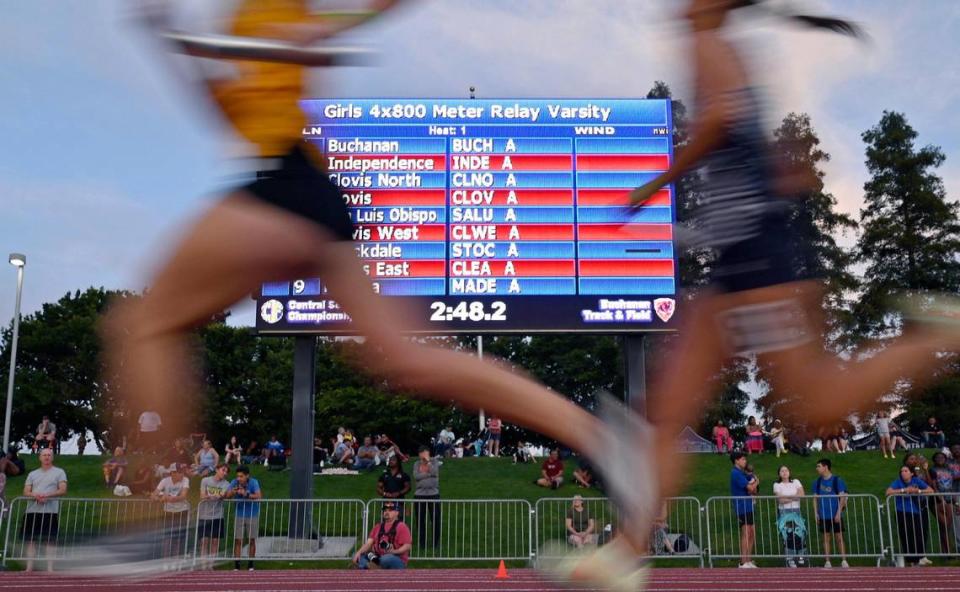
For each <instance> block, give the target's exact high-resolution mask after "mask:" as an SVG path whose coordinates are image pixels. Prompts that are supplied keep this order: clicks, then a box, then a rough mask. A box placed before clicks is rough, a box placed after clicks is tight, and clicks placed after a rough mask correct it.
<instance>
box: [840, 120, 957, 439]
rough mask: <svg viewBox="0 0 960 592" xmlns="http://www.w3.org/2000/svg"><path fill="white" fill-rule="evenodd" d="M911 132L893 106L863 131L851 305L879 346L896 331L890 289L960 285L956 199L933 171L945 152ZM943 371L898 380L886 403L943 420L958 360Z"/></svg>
mask: <svg viewBox="0 0 960 592" xmlns="http://www.w3.org/2000/svg"><path fill="white" fill-rule="evenodd" d="M917 136H918V134H917V132H916V131H915V130H914V129H913V128H912V127H911V126H910V124H909V123H908V122H907V118H906V117H905V116H904V115H903V114H902V113H897V112H892V111H885V112H884V113H883V117H882V118H881V119H880V122H879V123H878V124H877V125H876V126H874V127H872V128H871V129H869V130H867V131H866V132H864V134H863V140H864V142H865V143H866V145H867V148H866V156H867V159H866V163H867V170H868V171H869V172H870V179H869V180H868V181H867V182H866V184H865V185H864V201H865V206H864V208H863V209H862V210H861V211H860V226H861V228H862V235H861V237H860V240H859V242H858V244H857V255H858V261H859V262H860V263H861V264H863V265H865V271H864V274H863V290H862V292H861V297H860V300H859V302H858V303H857V305H856V306H855V307H854V313H855V319H856V321H857V323H858V329H859V332H860V334H861V335H862V336H864V337H867V338H872V339H876V340H878V341H877V342H875V343H877V344H878V345H877V347H883V339H884V338H889V337H893V336H895V335H896V334H898V333H899V332H900V327H901V324H900V317H899V315H898V314H897V313H896V311H895V310H894V309H893V307H892V305H891V298H892V297H893V296H895V295H897V294H900V293H908V294H909V293H912V294H922V293H925V292H949V293H956V292H957V290H958V288H960V262H958V259H957V254H958V252H960V223H958V209H960V206H958V204H957V203H956V202H952V201H948V199H947V196H946V190H945V188H944V185H943V181H942V180H941V179H940V177H939V176H937V174H936V173H935V172H934V169H936V168H938V167H939V166H940V165H942V164H943V162H944V160H945V157H944V154H943V152H942V151H941V150H940V148H939V147H936V146H924V147H922V148H918V147H917V146H916V140H917ZM943 376H945V377H946V380H944V381H943V382H941V383H940V384H935V385H933V386H932V387H930V388H927V389H925V390H924V391H923V392H921V393H915V392H911V391H913V390H915V389H912V388H911V387H910V385H909V384H908V383H906V381H902V382H901V384H899V385H897V388H896V389H894V391H893V392H892V393H891V395H892V397H891V400H890V401H888V403H895V402H897V401H899V402H901V403H902V404H906V405H907V407H908V412H907V415H908V417H910V418H911V422H915V421H916V420H917V419H919V418H921V417H925V416H927V415H931V414H932V415H937V416H938V417H942V418H944V419H945V420H949V419H950V418H952V417H955V415H954V414H955V413H956V409H958V408H960V382H958V380H957V376H958V368H957V367H956V365H954V366H953V367H952V368H950V369H948V371H947V372H945V373H944V374H943ZM911 395H912V396H913V397H914V398H913V399H909V398H908V396H911Z"/></svg>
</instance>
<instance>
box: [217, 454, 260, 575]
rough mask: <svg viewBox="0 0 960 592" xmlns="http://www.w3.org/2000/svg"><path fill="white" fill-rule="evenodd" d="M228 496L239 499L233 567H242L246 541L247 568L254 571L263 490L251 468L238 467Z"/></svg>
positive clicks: (235, 517) (234, 528)
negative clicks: (251, 474) (253, 475)
mask: <svg viewBox="0 0 960 592" xmlns="http://www.w3.org/2000/svg"><path fill="white" fill-rule="evenodd" d="M226 497H227V498H233V499H236V500H239V501H237V503H236V506H235V507H234V508H235V512H234V521H233V557H234V562H233V569H234V570H238V569H240V552H241V551H242V550H243V543H244V541H246V542H248V543H249V548H248V550H247V570H248V571H253V558H254V557H256V556H257V537H258V536H260V502H259V500H260V499H261V498H263V492H262V490H261V489H260V482H259V481H257V480H256V479H254V478H253V477H251V476H250V469H248V468H247V467H245V466H243V465H241V466H239V467H237V477H236V479H234V480H233V481H231V482H230V488H229V489H228V490H227V495H226Z"/></svg>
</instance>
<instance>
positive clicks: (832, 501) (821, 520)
mask: <svg viewBox="0 0 960 592" xmlns="http://www.w3.org/2000/svg"><path fill="white" fill-rule="evenodd" d="M832 468H833V464H832V463H831V462H830V459H829V458H821V459H820V460H818V461H817V475H819V477H817V478H816V479H815V480H814V481H813V495H814V496H815V503H814V504H813V515H814V518H815V519H816V521H817V528H818V529H819V530H820V532H822V533H823V552H824V553H825V554H826V556H827V560H826V561H825V562H824V564H823V566H824V567H827V568H829V567H833V565H831V563H830V546H831V545H830V542H831V539H833V540H834V541H836V543H837V549H838V550H839V551H840V567H850V564H848V563H847V547H846V544H845V543H844V541H843V511H844V510H846V509H847V492H848V490H847V484H846V483H844V482H843V479H841V478H840V477H838V476H836V475H834V474H833V472H832Z"/></svg>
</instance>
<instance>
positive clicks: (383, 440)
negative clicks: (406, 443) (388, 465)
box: [374, 434, 410, 462]
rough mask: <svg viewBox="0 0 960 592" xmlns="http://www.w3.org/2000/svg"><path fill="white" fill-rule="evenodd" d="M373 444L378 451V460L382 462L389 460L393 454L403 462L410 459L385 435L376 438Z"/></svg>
mask: <svg viewBox="0 0 960 592" xmlns="http://www.w3.org/2000/svg"><path fill="white" fill-rule="evenodd" d="M374 444H376V445H377V448H379V449H380V458H382V459H384V460H386V459H388V458H390V457H391V456H393V455H394V454H396V455H398V456H399V457H400V460H402V461H404V462H406V461H407V460H409V459H410V457H409V456H408V455H406V454H404V453H403V452H402V451H401V450H400V447H399V446H397V444H396V443H395V442H394V441H393V440H391V439H390V436H388V435H386V434H380V435H379V436H377V438H376V440H374Z"/></svg>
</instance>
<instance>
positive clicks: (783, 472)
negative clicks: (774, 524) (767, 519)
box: [773, 465, 804, 518]
mask: <svg viewBox="0 0 960 592" xmlns="http://www.w3.org/2000/svg"><path fill="white" fill-rule="evenodd" d="M773 495H775V496H777V517H778V518H779V517H780V516H781V515H783V514H785V513H786V512H799V511H800V500H801V499H802V498H803V496H804V492H803V483H800V480H799V479H793V478H791V476H790V469H789V467H787V466H786V465H783V466H781V467H780V469H778V470H777V482H776V483H774V484H773Z"/></svg>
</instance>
